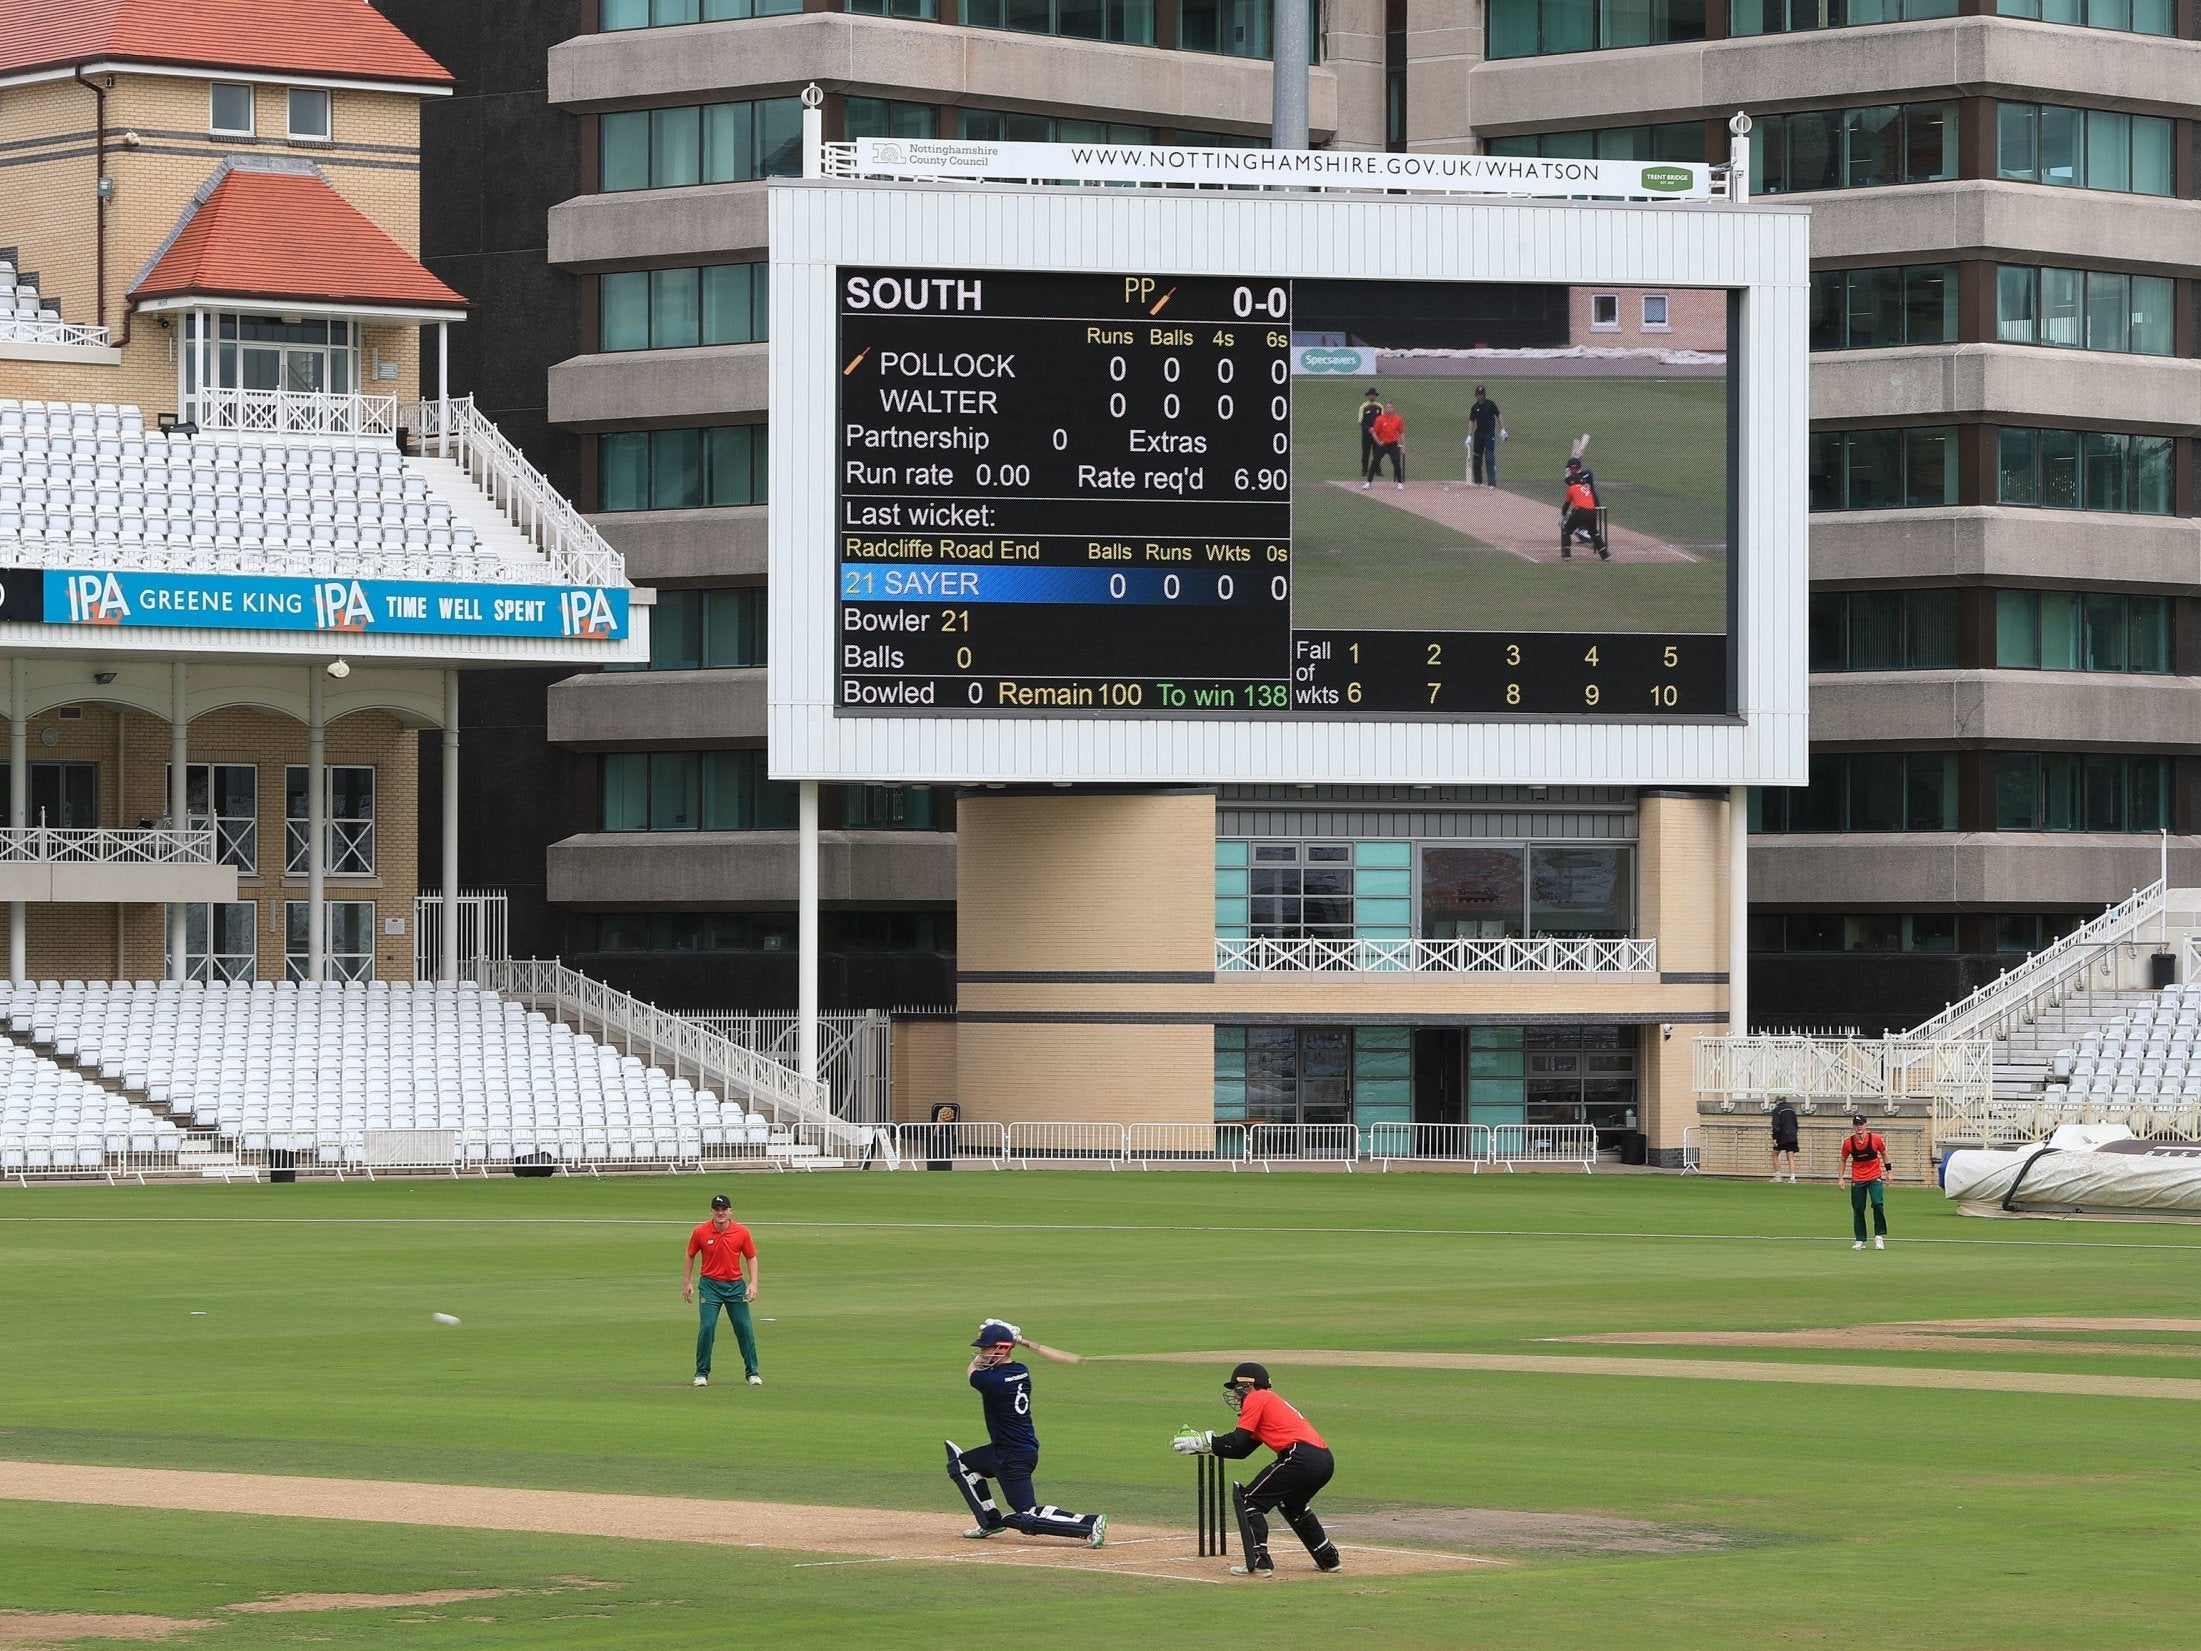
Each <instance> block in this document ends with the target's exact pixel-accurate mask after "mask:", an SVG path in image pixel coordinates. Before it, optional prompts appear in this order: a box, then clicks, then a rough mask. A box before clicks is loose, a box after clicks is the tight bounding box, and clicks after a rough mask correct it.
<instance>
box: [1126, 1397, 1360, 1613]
mask: <svg viewBox="0 0 2201 1651" xmlns="http://www.w3.org/2000/svg"><path fill="white" fill-rule="evenodd" d="M1223 1394H1224V1397H1225V1398H1226V1399H1227V1400H1228V1402H1229V1404H1230V1407H1231V1409H1233V1410H1235V1411H1236V1412H1238V1425H1237V1426H1236V1427H1234V1428H1232V1429H1231V1430H1230V1432H1228V1433H1198V1432H1192V1433H1180V1434H1178V1435H1177V1437H1176V1438H1175V1439H1173V1440H1171V1441H1170V1447H1169V1448H1170V1449H1172V1450H1174V1451H1176V1452H1177V1453H1178V1454H1179V1455H1180V1456H1200V1455H1213V1456H1227V1457H1230V1458H1232V1459H1233V1460H1235V1459H1237V1458H1239V1457H1244V1456H1251V1455H1252V1454H1253V1453H1254V1452H1255V1451H1256V1450H1258V1449H1260V1448H1261V1447H1262V1446H1263V1445H1267V1446H1268V1447H1269V1449H1271V1450H1273V1451H1275V1452H1276V1460H1275V1461H1273V1462H1271V1463H1270V1464H1269V1465H1268V1466H1267V1467H1265V1468H1263V1469H1262V1470H1261V1471H1260V1472H1259V1473H1257V1474H1255V1475H1254V1476H1253V1478H1252V1480H1251V1482H1249V1483H1247V1484H1243V1485H1233V1486H1231V1499H1232V1502H1233V1504H1234V1505H1235V1507H1236V1509H1237V1514H1238V1539H1239V1543H1240V1548H1239V1551H1240V1552H1241V1553H1242V1554H1243V1555H1244V1556H1245V1561H1246V1562H1245V1563H1244V1564H1243V1565H1233V1566H1232V1567H1231V1568H1230V1573H1231V1575H1232V1576H1273V1575H1275V1573H1276V1566H1275V1564H1274V1562H1273V1561H1271V1560H1270V1558H1269V1520H1268V1514H1269V1510H1270V1509H1271V1508H1274V1509H1275V1510H1276V1511H1277V1512H1279V1513H1281V1514H1282V1515H1283V1516H1284V1523H1285V1524H1287V1525H1289V1526H1291V1528H1292V1530H1293V1532H1294V1533H1295V1534H1296V1535H1297V1536H1298V1538H1299V1540H1300V1541H1302V1542H1304V1543H1305V1544H1306V1545H1307V1552H1308V1553H1310V1554H1312V1555H1313V1556H1314V1562H1315V1568H1316V1569H1317V1570H1321V1571H1334V1570H1336V1569H1337V1568H1338V1566H1339V1565H1340V1564H1342V1563H1343V1561H1342V1560H1340V1559H1339V1558H1338V1553H1337V1544H1336V1543H1334V1542H1332V1541H1331V1540H1330V1538H1329V1536H1328V1535H1327V1533H1325V1532H1324V1531H1323V1529H1322V1521H1321V1520H1319V1519H1317V1518H1316V1517H1315V1513H1314V1510H1313V1509H1312V1508H1310V1507H1308V1506H1307V1504H1308V1503H1309V1502H1311V1501H1313V1500H1314V1496H1315V1492H1317V1491H1319V1490H1320V1489H1321V1488H1322V1487H1323V1486H1324V1485H1327V1484H1328V1483H1329V1482H1330V1475H1331V1474H1333V1473H1335V1472H1336V1471H1337V1463H1336V1460H1335V1459H1334V1458H1333V1457H1332V1456H1331V1455H1330V1447H1329V1446H1328V1445H1326V1444H1324V1443H1323V1442H1322V1435H1321V1434H1319V1433H1317V1432H1316V1431H1315V1430H1314V1429H1313V1427H1311V1426H1310V1425H1309V1424H1308V1421H1307V1418H1306V1417H1304V1416H1302V1415H1300V1414H1299V1412H1298V1411H1296V1410H1294V1409H1293V1408H1292V1407H1291V1406H1290V1405H1288V1404H1286V1403H1285V1402H1284V1397H1283V1395H1282V1394H1280V1393H1278V1392H1277V1391H1276V1390H1275V1389H1273V1388H1272V1387H1270V1386H1269V1373H1268V1371H1267V1370H1265V1369H1263V1368H1262V1367H1261V1366H1260V1365H1258V1364H1252V1363H1247V1364H1241V1365H1240V1366H1238V1368H1237V1369H1235V1370H1233V1371H1232V1372H1231V1373H1230V1380H1229V1381H1227V1382H1225V1383H1224V1384H1223Z"/></svg>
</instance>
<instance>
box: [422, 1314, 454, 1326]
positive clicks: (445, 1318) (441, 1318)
mask: <svg viewBox="0 0 2201 1651" xmlns="http://www.w3.org/2000/svg"><path fill="white" fill-rule="evenodd" d="M428 1316H429V1317H430V1318H432V1319H434V1320H435V1321H436V1322H437V1323H438V1324H456V1323H458V1320H457V1319H456V1318H455V1317H454V1316H452V1315H451V1314H449V1313H430V1314H429V1315H428Z"/></svg>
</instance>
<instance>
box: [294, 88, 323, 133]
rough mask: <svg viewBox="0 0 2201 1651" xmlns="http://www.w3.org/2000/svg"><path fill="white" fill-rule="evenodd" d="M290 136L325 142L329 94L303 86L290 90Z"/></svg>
mask: <svg viewBox="0 0 2201 1651" xmlns="http://www.w3.org/2000/svg"><path fill="white" fill-rule="evenodd" d="M289 102H290V127H289V132H290V136H292V137H294V138H309V139H316V140H325V139H326V138H327V137H328V135H329V94H328V93H326V92H324V91H319V90H315V89H312V88H309V87H304V86H293V87H292V88H291V89H290V99H289Z"/></svg>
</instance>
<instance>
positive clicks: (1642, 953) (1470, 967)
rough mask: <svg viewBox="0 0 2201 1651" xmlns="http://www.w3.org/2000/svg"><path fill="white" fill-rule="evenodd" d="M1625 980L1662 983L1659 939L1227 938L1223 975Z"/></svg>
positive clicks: (1218, 965) (1219, 959)
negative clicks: (1606, 977)
mask: <svg viewBox="0 0 2201 1651" xmlns="http://www.w3.org/2000/svg"><path fill="white" fill-rule="evenodd" d="M1310 970H1313V971H1317V972H1320V973H1323V974H1329V975H1337V974H1347V975H1351V974H1377V975H1397V974H1402V973H1404V974H1441V975H1544V974H1562V975H1620V976H1635V977H1638V978H1645V979H1648V978H1655V977H1656V975H1657V974H1658V942H1657V941H1656V940H1654V939H1638V938H1633V937H1630V938H1623V939H1592V938H1588V937H1584V938H1579V939H1576V938H1558V937H1546V938H1542V939H1533V940H1524V939H1515V940H1311V939H1296V940H1223V939H1218V940H1217V941H1216V942H1215V972H1216V973H1217V974H1219V975H1220V974H1232V975H1235V974H1289V975H1296V974H1303V973H1306V972H1308V971H1310Z"/></svg>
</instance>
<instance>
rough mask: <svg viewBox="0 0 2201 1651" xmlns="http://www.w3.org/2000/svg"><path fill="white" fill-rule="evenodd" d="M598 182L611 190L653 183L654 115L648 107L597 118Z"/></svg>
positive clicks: (640, 187)
mask: <svg viewBox="0 0 2201 1651" xmlns="http://www.w3.org/2000/svg"><path fill="white" fill-rule="evenodd" d="M597 142H598V148H599V150H600V164H599V167H598V171H599V173H600V177H599V179H598V182H599V183H600V185H601V186H602V188H603V189H604V190H605V191H606V192H607V193H608V192H611V191H616V190H623V189H647V188H649V186H650V116H649V111H648V110H646V109H637V110H630V111H626V112H623V113H619V114H610V115H604V116H601V117H599V118H598V121H597Z"/></svg>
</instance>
